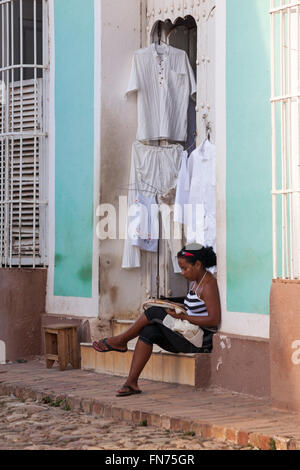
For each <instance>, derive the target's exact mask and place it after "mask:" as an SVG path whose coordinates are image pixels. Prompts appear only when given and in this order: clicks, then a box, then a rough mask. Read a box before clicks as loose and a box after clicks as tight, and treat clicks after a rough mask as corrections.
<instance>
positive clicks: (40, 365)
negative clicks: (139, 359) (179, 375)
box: [0, 359, 300, 450]
mask: <svg viewBox="0 0 300 470" xmlns="http://www.w3.org/2000/svg"><path fill="white" fill-rule="evenodd" d="M123 382H124V379H122V378H120V377H113V376H108V375H100V374H97V373H95V372H89V371H82V370H73V369H72V368H68V369H67V370H66V371H64V372H61V371H59V369H58V367H56V366H54V367H53V369H46V367H45V363H44V362H43V361H41V360H38V359H37V360H34V361H30V362H27V363H24V364H9V365H2V366H0V394H5V395H10V394H13V395H15V396H16V397H18V398H21V399H26V398H34V399H36V400H42V399H43V398H46V397H49V399H52V400H56V399H64V400H65V401H66V403H67V405H68V407H69V408H70V409H71V410H72V411H79V410H81V411H84V412H85V413H87V414H92V415H97V416H102V417H105V418H116V419H119V420H122V421H127V422H133V423H141V422H146V421H147V424H148V425H149V426H151V425H152V426H157V427H161V428H163V429H167V430H172V431H183V432H189V431H190V432H194V433H195V434H196V435H199V436H201V437H203V438H213V439H219V440H221V441H227V442H231V443H234V444H237V445H240V446H243V445H244V446H248V445H252V446H253V447H256V448H259V449H263V450H269V449H275V448H276V449H278V450H298V449H300V415H298V414H294V413H288V412H285V411H280V410H277V409H274V408H272V407H271V406H270V404H269V402H268V401H267V400H263V399H258V398H253V397H250V396H246V395H241V394H237V393H232V392H227V391H222V390H218V389H215V388H213V389H209V390H195V389H194V388H193V387H189V386H183V385H172V384H166V383H158V382H151V381H148V380H141V381H140V387H141V389H142V390H143V393H142V394H141V395H137V396H130V397H122V398H117V397H116V396H115V392H116V390H117V389H118V388H120V386H121V385H122V384H123Z"/></svg>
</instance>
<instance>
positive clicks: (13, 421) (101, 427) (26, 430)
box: [0, 396, 249, 451]
mask: <svg viewBox="0 0 300 470" xmlns="http://www.w3.org/2000/svg"><path fill="white" fill-rule="evenodd" d="M45 402H47V400H45V399H44V402H37V401H34V400H33V399H27V400H25V401H20V400H18V399H17V398H15V397H13V396H10V397H7V396H0V450H185V451H186V450H239V449H241V448H240V447H238V446H236V445H229V444H226V443H223V442H217V441H213V440H205V439H201V438H200V437H198V436H193V435H191V434H190V433H181V432H172V431H171V432H170V431H166V430H160V429H158V428H155V427H152V426H144V423H142V422H141V423H140V424H139V425H138V424H132V423H125V422H120V421H116V420H112V419H105V418H99V417H94V416H87V415H86V414H84V413H80V412H78V413H75V412H72V411H68V409H67V408H68V407H67V406H66V405H65V404H64V402H56V403H51V402H50V403H45ZM243 449H249V447H248V448H247V447H244V448H243Z"/></svg>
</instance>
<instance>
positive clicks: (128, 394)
mask: <svg viewBox="0 0 300 470" xmlns="http://www.w3.org/2000/svg"><path fill="white" fill-rule="evenodd" d="M124 389H127V390H128V392H124V393H123V392H119V393H117V395H116V397H129V396H130V395H140V394H141V393H142V390H135V389H134V388H132V387H130V386H129V385H124V387H123V390H124Z"/></svg>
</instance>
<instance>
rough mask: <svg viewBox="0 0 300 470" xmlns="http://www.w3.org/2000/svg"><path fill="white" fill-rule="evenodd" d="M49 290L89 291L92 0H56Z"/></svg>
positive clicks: (72, 293)
mask: <svg viewBox="0 0 300 470" xmlns="http://www.w3.org/2000/svg"><path fill="white" fill-rule="evenodd" d="M54 15H55V16H54V21H55V140H56V143H55V270H54V295H56V296H68V297H92V260H93V223H94V0H84V2H83V1H82V0H55V1H54Z"/></svg>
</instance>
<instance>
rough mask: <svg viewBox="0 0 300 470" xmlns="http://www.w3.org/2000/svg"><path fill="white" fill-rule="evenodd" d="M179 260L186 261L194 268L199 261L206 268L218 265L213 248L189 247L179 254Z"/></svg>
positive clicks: (194, 245)
mask: <svg viewBox="0 0 300 470" xmlns="http://www.w3.org/2000/svg"><path fill="white" fill-rule="evenodd" d="M177 258H182V259H185V260H186V261H187V262H188V263H190V264H192V265H193V266H194V265H195V264H196V262H197V261H201V263H202V264H203V266H204V268H207V269H209V268H213V267H214V266H216V265H217V256H216V254H215V252H214V249H213V248H212V247H204V246H201V245H196V244H193V245H187V246H185V247H184V248H182V250H180V251H179V253H178V254H177Z"/></svg>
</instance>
